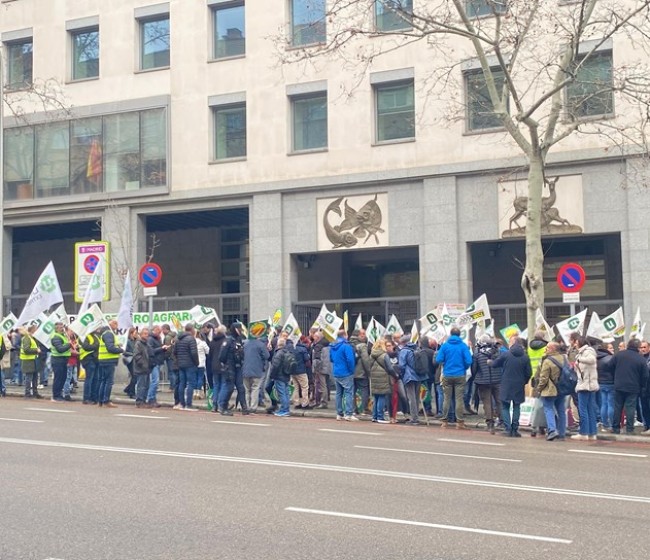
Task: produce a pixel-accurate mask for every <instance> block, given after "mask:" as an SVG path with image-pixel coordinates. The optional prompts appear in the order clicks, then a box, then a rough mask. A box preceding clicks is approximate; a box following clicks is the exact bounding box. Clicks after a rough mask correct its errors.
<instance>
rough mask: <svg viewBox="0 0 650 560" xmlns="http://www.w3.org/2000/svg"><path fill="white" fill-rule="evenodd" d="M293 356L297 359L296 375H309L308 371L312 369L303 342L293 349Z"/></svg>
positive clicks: (307, 351)
mask: <svg viewBox="0 0 650 560" xmlns="http://www.w3.org/2000/svg"><path fill="white" fill-rule="evenodd" d="M293 355H294V356H295V358H296V374H300V373H307V369H310V368H311V360H310V359H309V350H308V349H307V347H306V346H305V345H304V344H303V343H302V342H299V343H298V344H296V346H295V348H294V349H293Z"/></svg>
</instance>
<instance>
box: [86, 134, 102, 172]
mask: <svg viewBox="0 0 650 560" xmlns="http://www.w3.org/2000/svg"><path fill="white" fill-rule="evenodd" d="M102 171H103V162H102V146H101V144H100V143H99V140H97V139H96V138H94V139H93V142H92V144H91V145H90V152H88V166H87V169H86V177H87V178H88V179H97V178H98V177H100V176H101V174H102Z"/></svg>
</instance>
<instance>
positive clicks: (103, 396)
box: [98, 319, 124, 408]
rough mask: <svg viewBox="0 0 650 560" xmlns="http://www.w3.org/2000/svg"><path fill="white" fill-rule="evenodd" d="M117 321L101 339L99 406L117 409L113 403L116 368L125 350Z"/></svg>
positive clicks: (109, 324) (102, 333)
mask: <svg viewBox="0 0 650 560" xmlns="http://www.w3.org/2000/svg"><path fill="white" fill-rule="evenodd" d="M116 333H117V321H116V320H115V319H112V320H111V321H109V322H108V327H105V328H104V329H102V331H101V336H100V338H99V356H98V358H99V359H98V362H99V368H98V370H99V390H98V391H99V406H105V407H109V408H115V407H117V405H116V404H115V403H113V402H111V391H112V390H113V381H114V378H115V368H116V367H117V362H118V360H119V358H120V354H122V353H123V352H124V349H123V348H122V347H121V346H120V343H119V341H118V340H117V334H116Z"/></svg>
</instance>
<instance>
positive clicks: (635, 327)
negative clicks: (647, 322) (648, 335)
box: [630, 307, 643, 340]
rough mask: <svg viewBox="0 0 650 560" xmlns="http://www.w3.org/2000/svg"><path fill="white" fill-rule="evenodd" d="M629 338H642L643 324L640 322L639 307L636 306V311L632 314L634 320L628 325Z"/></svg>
mask: <svg viewBox="0 0 650 560" xmlns="http://www.w3.org/2000/svg"><path fill="white" fill-rule="evenodd" d="M630 338H638V339H639V340H641V339H642V338H643V324H642V323H641V308H640V307H637V308H636V313H635V314H634V321H633V322H632V326H631V327H630Z"/></svg>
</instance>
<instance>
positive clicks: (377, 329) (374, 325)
mask: <svg viewBox="0 0 650 560" xmlns="http://www.w3.org/2000/svg"><path fill="white" fill-rule="evenodd" d="M385 332H386V327H384V325H382V324H381V323H380V322H379V321H377V319H375V318H374V317H372V318H371V319H370V323H368V328H367V329H366V336H367V337H368V341H369V342H370V343H372V344H374V343H375V342H377V341H378V340H379V339H380V338H381V337H382V336H384V333H385Z"/></svg>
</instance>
